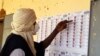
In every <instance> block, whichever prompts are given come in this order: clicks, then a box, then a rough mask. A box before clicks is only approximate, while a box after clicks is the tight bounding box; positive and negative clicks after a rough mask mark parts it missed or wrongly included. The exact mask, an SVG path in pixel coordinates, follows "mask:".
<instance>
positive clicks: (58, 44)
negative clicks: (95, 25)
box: [37, 11, 90, 56]
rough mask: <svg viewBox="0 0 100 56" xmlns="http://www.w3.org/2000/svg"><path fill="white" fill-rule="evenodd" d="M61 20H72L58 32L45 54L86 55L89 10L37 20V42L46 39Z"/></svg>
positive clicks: (61, 55)
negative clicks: (38, 27)
mask: <svg viewBox="0 0 100 56" xmlns="http://www.w3.org/2000/svg"><path fill="white" fill-rule="evenodd" d="M63 20H73V22H71V23H68V24H66V26H67V28H66V29H64V30H62V31H61V32H59V33H58V34H57V35H56V37H55V38H54V39H53V41H52V43H51V44H50V46H49V47H48V48H47V49H46V52H45V56H87V55H88V40H89V22H90V12H89V11H80V12H74V13H64V14H61V15H55V16H51V17H46V18H45V19H42V20H40V21H39V22H38V24H39V26H40V29H39V31H38V32H37V35H38V42H40V41H43V40H44V39H46V38H47V37H48V36H49V35H50V34H51V33H52V32H53V30H54V29H55V28H56V25H57V24H58V23H59V22H61V21H63Z"/></svg>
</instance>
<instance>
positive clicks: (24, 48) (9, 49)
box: [0, 8, 71, 56]
mask: <svg viewBox="0 0 100 56" xmlns="http://www.w3.org/2000/svg"><path fill="white" fill-rule="evenodd" d="M69 22H71V21H67V20H65V21H61V22H60V23H58V25H57V26H56V28H55V29H54V31H53V32H52V33H51V34H50V35H49V36H48V37H47V38H46V39H45V40H44V41H41V42H40V43H36V42H33V41H34V40H33V39H32V35H34V34H35V33H36V32H37V30H38V29H39V27H38V24H37V23H36V15H35V12H34V10H32V9H29V8H21V9H19V10H18V11H16V12H15V13H14V15H13V21H12V23H11V26H12V31H11V34H10V35H9V36H8V37H7V39H6V42H5V44H4V46H3V48H2V51H1V54H0V56H44V53H45V49H46V48H47V47H48V46H49V45H50V43H51V42H52V40H53V39H54V37H55V36H56V35H57V33H59V32H60V31H62V30H63V29H65V28H66V25H67V23H69Z"/></svg>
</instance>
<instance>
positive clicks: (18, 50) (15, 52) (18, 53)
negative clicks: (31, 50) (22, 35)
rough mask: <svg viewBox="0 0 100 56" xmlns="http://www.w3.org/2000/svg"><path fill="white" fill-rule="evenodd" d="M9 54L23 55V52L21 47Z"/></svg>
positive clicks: (13, 55) (11, 55)
mask: <svg viewBox="0 0 100 56" xmlns="http://www.w3.org/2000/svg"><path fill="white" fill-rule="evenodd" d="M10 56H25V52H24V51H23V50H22V49H15V50H13V51H12V52H11V54H10Z"/></svg>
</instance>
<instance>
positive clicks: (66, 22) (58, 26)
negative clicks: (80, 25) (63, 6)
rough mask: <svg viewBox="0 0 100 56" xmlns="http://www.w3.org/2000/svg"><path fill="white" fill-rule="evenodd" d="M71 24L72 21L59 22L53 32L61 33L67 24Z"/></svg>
mask: <svg viewBox="0 0 100 56" xmlns="http://www.w3.org/2000/svg"><path fill="white" fill-rule="evenodd" d="M70 22H72V20H70V21H68V20H64V21H61V22H59V23H58V24H57V26H56V28H55V30H56V31H58V32H60V31H62V30H63V29H65V28H66V27H67V24H68V23H70Z"/></svg>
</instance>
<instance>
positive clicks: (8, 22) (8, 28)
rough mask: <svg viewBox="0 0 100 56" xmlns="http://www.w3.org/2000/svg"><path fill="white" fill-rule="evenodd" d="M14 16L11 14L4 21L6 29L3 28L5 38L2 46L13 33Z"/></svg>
mask: <svg viewBox="0 0 100 56" xmlns="http://www.w3.org/2000/svg"><path fill="white" fill-rule="evenodd" d="M12 16H13V14H9V15H7V16H6V17H5V20H4V28H3V38H2V46H3V45H4V43H5V40H6V38H7V36H8V35H9V34H10V32H11V21H12Z"/></svg>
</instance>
